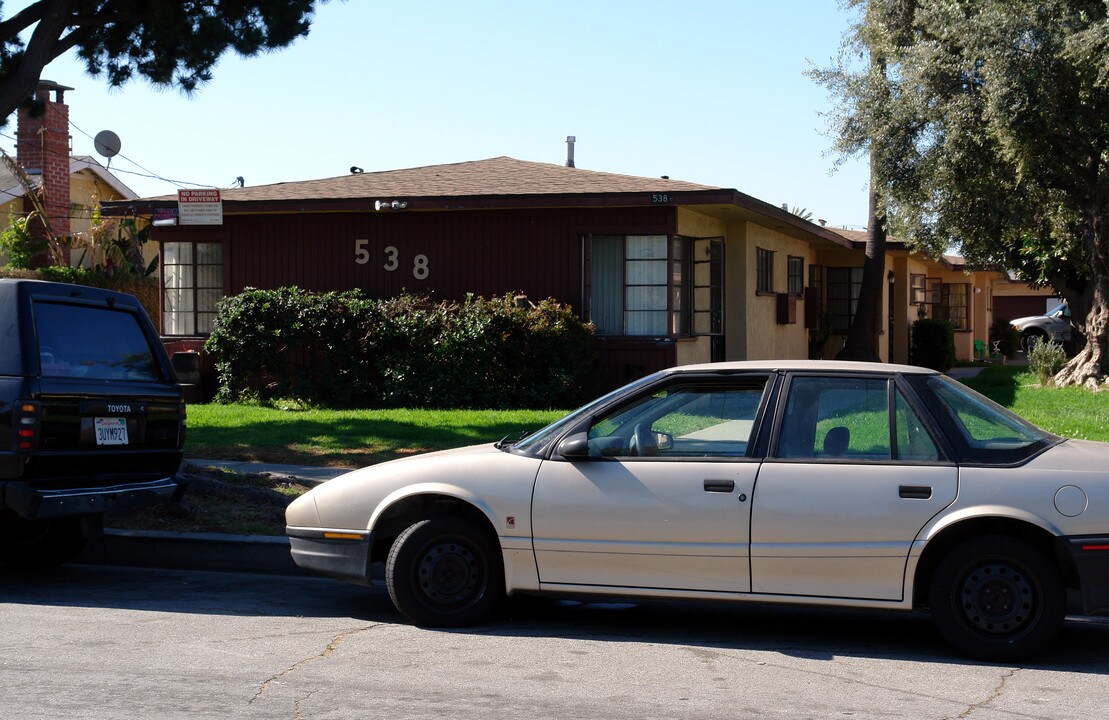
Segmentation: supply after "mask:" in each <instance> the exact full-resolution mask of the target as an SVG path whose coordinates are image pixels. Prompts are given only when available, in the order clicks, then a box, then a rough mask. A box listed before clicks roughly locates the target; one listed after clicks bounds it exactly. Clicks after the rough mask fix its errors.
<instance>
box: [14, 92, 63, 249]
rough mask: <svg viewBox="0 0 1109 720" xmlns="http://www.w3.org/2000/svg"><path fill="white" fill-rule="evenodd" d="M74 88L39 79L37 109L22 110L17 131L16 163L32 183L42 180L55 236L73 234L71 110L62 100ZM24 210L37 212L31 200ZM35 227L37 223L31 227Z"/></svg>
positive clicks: (27, 108)
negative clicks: (71, 215)
mask: <svg viewBox="0 0 1109 720" xmlns="http://www.w3.org/2000/svg"><path fill="white" fill-rule="evenodd" d="M72 89H73V88H71V87H66V86H65V85H59V84H57V83H55V82H51V81H49V80H40V81H39V83H38V86H37V87H36V88H35V95H34V106H33V107H30V108H29V107H21V108H19V120H18V126H17V130H16V146H15V156H16V161H17V162H18V163H19V164H20V165H22V166H23V169H24V170H25V171H26V172H27V174H28V175H30V176H31V179H32V180H33V179H35V177H36V176H38V177H41V178H42V187H43V189H44V191H45V192H44V197H43V199H44V206H45V208H46V215H47V218H48V221H49V223H50V231H51V232H52V233H53V235H54V237H64V236H67V235H69V233H70V229H69V215H70V211H71V205H72V201H71V199H70V191H69V156H70V149H69V141H70V136H69V107H68V106H67V105H66V104H65V102H63V99H64V95H65V91H66V90H72ZM51 92H53V93H54V98H53V99H51ZM23 209H24V211H26V212H30V211H32V210H34V209H35V207H34V205H33V204H32V203H31V200H30V198H26V197H25V198H24V199H23ZM35 226H38V223H35V224H34V225H33V226H32V228H34V227H35ZM39 227H40V230H41V226H39ZM32 231H33V229H32Z"/></svg>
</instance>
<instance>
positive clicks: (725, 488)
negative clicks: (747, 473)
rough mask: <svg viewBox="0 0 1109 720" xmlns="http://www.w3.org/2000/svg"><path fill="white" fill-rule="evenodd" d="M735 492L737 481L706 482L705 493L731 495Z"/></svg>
mask: <svg viewBox="0 0 1109 720" xmlns="http://www.w3.org/2000/svg"><path fill="white" fill-rule="evenodd" d="M732 490H735V480H706V481H705V492H718V493H730V492H731V491H732Z"/></svg>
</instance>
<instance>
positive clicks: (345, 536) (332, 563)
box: [285, 527, 373, 585]
mask: <svg viewBox="0 0 1109 720" xmlns="http://www.w3.org/2000/svg"><path fill="white" fill-rule="evenodd" d="M285 534H286V535H288V536H289V548H290V552H291V554H292V556H293V562H294V563H296V564H297V566H298V567H302V568H304V569H305V570H310V571H312V572H314V573H319V574H320V575H325V576H327V577H333V578H336V579H339V580H346V581H348V582H354V583H358V584H360V585H369V584H370V548H371V547H372V546H373V533H370V532H365V531H353V530H320V529H318V528H302V527H286V528H285Z"/></svg>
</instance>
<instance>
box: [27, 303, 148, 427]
mask: <svg viewBox="0 0 1109 720" xmlns="http://www.w3.org/2000/svg"><path fill="white" fill-rule="evenodd" d="M34 317H35V331H36V334H37V335H38V339H39V359H40V361H41V363H42V374H43V376H44V377H81V378H89V379H95V380H161V379H162V370H161V368H160V367H159V365H158V363H157V361H156V360H155V359H154V353H153V352H152V351H151V349H150V343H149V342H147V339H146V334H145V333H143V329H142V326H140V325H139V320H138V318H137V317H135V315H134V314H133V313H130V312H124V311H120V310H109V309H108V308H106V307H103V306H101V307H86V306H83V305H66V304H62V303H51V302H36V303H35V314H34ZM90 422H91V421H90Z"/></svg>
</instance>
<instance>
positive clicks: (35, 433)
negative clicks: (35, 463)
mask: <svg viewBox="0 0 1109 720" xmlns="http://www.w3.org/2000/svg"><path fill="white" fill-rule="evenodd" d="M15 441H16V449H17V450H22V451H25V452H29V451H34V450H38V447H39V405H38V403H34V402H25V403H20V404H19V405H18V406H16V410H15Z"/></svg>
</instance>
